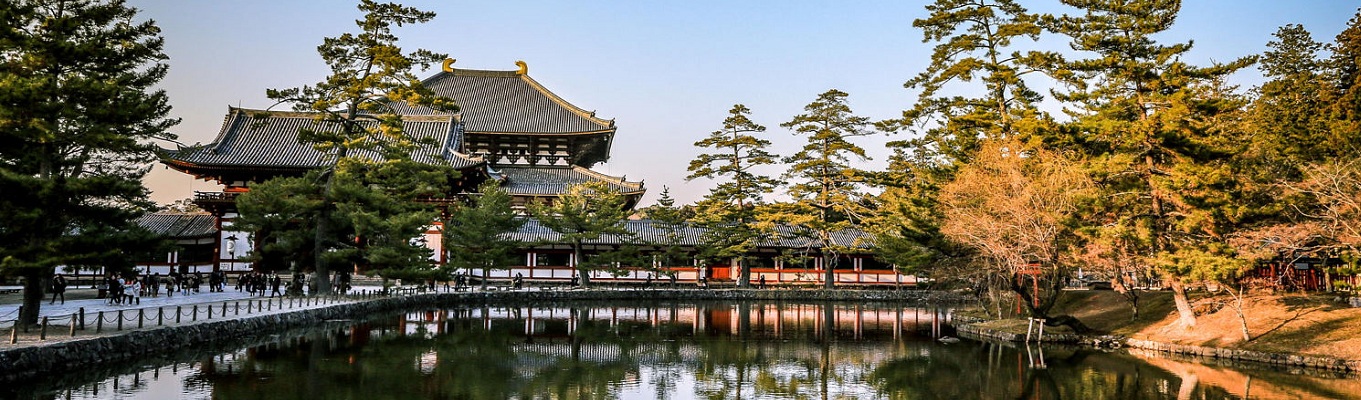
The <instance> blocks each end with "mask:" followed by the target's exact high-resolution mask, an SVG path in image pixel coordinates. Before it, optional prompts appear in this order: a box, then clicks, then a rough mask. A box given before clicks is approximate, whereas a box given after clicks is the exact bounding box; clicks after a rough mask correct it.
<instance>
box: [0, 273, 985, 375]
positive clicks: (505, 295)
mask: <svg viewBox="0 0 1361 400" xmlns="http://www.w3.org/2000/svg"><path fill="white" fill-rule="evenodd" d="M596 300H600V301H633V302H636V301H668V300H669V301H710V300H738V301H741V300H766V301H862V302H863V301H869V302H905V303H928V304H929V303H949V302H961V301H966V300H967V299H964V298H961V297H959V296H956V295H953V294H950V293H944V292H932V291H916V290H901V291H899V290H736V289H728V290H643V289H639V290H566V291H564V290H520V291H493V292H471V293H435V294H420V295H413V296H402V297H390V298H378V299H373V300H368V301H359V302H354V303H345V304H335V305H327V306H321V307H318V308H312V309H305V310H296V311H288V312H283V313H276V314H269V315H260V316H253V317H243V318H237V319H227V320H216V321H205V322H201V323H194V324H186V325H177V326H166V327H158V328H153V329H144V330H132V331H123V332H117V333H111V334H109V335H108V336H101V337H95V338H88V339H79V340H71V341H54V342H52V343H50V344H46V345H39V346H31V347H20V348H14V349H8V350H4V351H0V383H4V382H14V381H20V380H26V379H32V378H37V377H42V376H52V374H63V373H66V372H70V371H75V370H80V369H82V368H89V367H91V366H99V365H112V364H118V363H126V362H130V361H134V360H144V359H146V358H147V357H149V356H154V355H157V354H166V353H173V352H177V351H181V350H184V349H195V348H200V347H204V346H207V345H209V344H213V343H224V342H226V343H235V342H239V341H241V340H242V339H244V338H259V337H264V336H266V335H269V334H273V333H279V332H284V331H288V330H292V329H298V328H302V327H307V326H311V325H315V324H317V323H319V322H322V321H327V320H344V319H360V318H364V317H366V316H371V315H375V314H381V313H386V312H398V311H405V310H419V309H422V308H430V307H450V306H459V305H482V304H488V303H523V302H558V301H596Z"/></svg>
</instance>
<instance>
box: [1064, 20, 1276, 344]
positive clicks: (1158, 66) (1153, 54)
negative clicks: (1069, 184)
mask: <svg viewBox="0 0 1361 400" xmlns="http://www.w3.org/2000/svg"><path fill="white" fill-rule="evenodd" d="M1063 3H1064V4H1067V5H1070V6H1073V7H1077V8H1078V9H1080V10H1082V12H1083V15H1080V16H1068V15H1064V16H1061V17H1055V18H1048V19H1046V21H1047V23H1048V24H1050V25H1051V26H1052V28H1053V29H1054V30H1055V31H1056V32H1059V33H1062V34H1064V35H1066V36H1068V37H1070V38H1071V42H1070V45H1071V46H1072V48H1073V49H1074V50H1077V51H1079V52H1083V53H1085V54H1090V55H1092V58H1087V59H1079V60H1072V61H1066V62H1063V63H1058V64H1054V65H1057V66H1058V68H1056V69H1053V70H1051V71H1050V72H1051V74H1052V75H1053V76H1054V77H1055V78H1057V79H1060V81H1061V82H1063V83H1064V84H1065V85H1066V86H1067V87H1068V90H1055V96H1056V98H1057V99H1059V100H1061V101H1065V102H1068V103H1070V104H1073V105H1075V107H1074V108H1073V109H1071V112H1072V113H1073V114H1074V115H1073V116H1074V118H1075V120H1076V122H1075V123H1074V126H1073V127H1072V128H1073V130H1072V132H1074V133H1073V135H1074V136H1075V137H1074V138H1073V139H1072V140H1073V141H1074V142H1078V143H1082V144H1083V145H1084V146H1085V147H1086V149H1087V151H1088V152H1089V154H1092V155H1094V156H1095V157H1094V158H1093V160H1092V161H1093V162H1092V164H1091V165H1092V173H1093V174H1094V175H1093V176H1094V178H1095V179H1096V181H1097V182H1098V184H1099V185H1101V187H1102V188H1103V189H1104V190H1105V191H1106V193H1107V194H1106V196H1104V197H1102V199H1103V201H1102V202H1100V203H1099V204H1097V205H1096V208H1097V209H1096V210H1093V212H1092V214H1093V215H1094V221H1091V223H1092V224H1093V225H1094V226H1101V227H1111V228H1112V229H1119V230H1122V231H1126V232H1138V233H1139V236H1138V239H1139V240H1138V241H1137V242H1134V243H1131V245H1134V246H1138V248H1137V249H1135V250H1132V251H1127V252H1123V253H1125V254H1146V255H1147V256H1145V258H1144V262H1143V263H1144V264H1145V265H1150V266H1157V267H1158V268H1159V270H1160V271H1161V272H1162V276H1163V277H1164V279H1165V281H1166V282H1167V283H1168V284H1170V286H1171V287H1172V289H1173V293H1174V298H1175V300H1176V304H1177V309H1178V311H1179V312H1180V315H1181V322H1182V323H1183V325H1184V326H1186V327H1188V328H1189V327H1192V326H1194V325H1195V314H1194V312H1193V311H1192V310H1191V307H1190V303H1189V301H1188V299H1187V297H1186V288H1185V283H1186V282H1185V281H1188V280H1194V279H1196V277H1198V276H1206V275H1208V274H1209V273H1210V271H1212V270H1214V269H1216V268H1219V267H1222V266H1228V265H1238V263H1236V262H1235V260H1234V257H1233V254H1232V252H1231V251H1229V250H1228V249H1227V246H1224V245H1223V243H1224V242H1223V240H1224V238H1223V234H1224V226H1225V225H1226V224H1230V223H1232V218H1233V217H1234V216H1233V215H1225V214H1224V213H1223V211H1224V210H1225V209H1226V208H1225V207H1224V206H1225V202H1226V201H1227V200H1228V199H1227V198H1226V196H1227V195H1226V191H1225V190H1223V189H1224V188H1225V187H1224V185H1231V184H1232V182H1231V178H1230V177H1231V176H1232V174H1231V173H1230V172H1229V171H1227V168H1228V167H1227V165H1226V163H1224V162H1222V161H1223V160H1226V159H1227V158H1228V154H1227V152H1226V150H1227V149H1228V148H1227V147H1225V146H1223V144H1224V142H1223V141H1222V140H1221V139H1223V138H1222V137H1216V136H1215V135H1216V133H1218V132H1221V131H1219V130H1216V129H1215V127H1214V126H1213V121H1212V120H1213V119H1214V118H1215V117H1216V116H1218V115H1219V114H1221V113H1224V112H1227V111H1230V110H1233V109H1234V107H1236V106H1237V105H1238V104H1237V102H1236V101H1234V100H1233V99H1226V98H1225V97H1224V96H1222V92H1220V91H1218V90H1217V89H1216V88H1215V86H1216V85H1218V84H1219V81H1220V80H1221V79H1222V78H1223V77H1225V76H1227V75H1229V74H1231V73H1233V72H1235V71H1237V70H1239V69H1242V68H1244V67H1246V66H1248V65H1250V64H1251V63H1252V61H1253V60H1252V59H1251V58H1243V59H1239V60H1234V61H1232V62H1229V63H1227V64H1217V65H1213V66H1210V67H1197V66H1193V65H1189V64H1187V63H1185V62H1183V61H1181V56H1182V55H1183V54H1185V53H1186V52H1187V51H1190V49H1191V43H1189V42H1188V43H1178V44H1171V45H1164V44H1160V43H1158V42H1157V41H1156V40H1155V38H1154V37H1155V36H1156V35H1157V34H1159V33H1161V32H1164V31H1166V30H1167V29H1168V28H1170V27H1171V26H1172V23H1173V22H1174V21H1175V20H1176V16H1177V12H1178V11H1179V10H1180V8H1181V3H1180V1H1178V0H1136V1H1126V2H1110V1H1105V0H1063ZM1106 236H1108V237H1116V236H1119V235H1106Z"/></svg>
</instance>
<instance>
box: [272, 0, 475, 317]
mask: <svg viewBox="0 0 1361 400" xmlns="http://www.w3.org/2000/svg"><path fill="white" fill-rule="evenodd" d="M359 10H360V11H363V12H364V14H365V15H364V18H363V19H360V20H358V21H355V22H356V24H357V25H358V26H359V28H360V29H361V33H359V34H351V33H346V34H343V35H341V36H338V37H333V38H326V39H325V40H324V42H323V43H322V44H321V45H320V46H318V47H317V51H318V53H320V54H321V58H322V59H323V60H324V61H326V64H327V65H329V66H330V67H331V75H330V76H328V77H327V78H326V80H324V81H322V82H319V83H317V84H316V85H315V86H304V87H302V88H294V89H285V90H274V89H271V90H269V91H268V92H267V94H268V95H269V97H270V98H271V99H274V100H277V101H279V102H281V103H292V104H293V109H294V110H295V111H302V112H311V113H315V114H316V115H317V121H318V122H319V123H320V125H321V126H322V128H320V129H302V130H300V131H299V135H298V138H299V140H300V141H302V142H304V143H310V144H312V146H313V147H314V148H315V149H317V151H319V152H321V153H322V154H323V155H324V163H325V166H324V167H322V169H321V173H320V174H319V175H317V180H316V182H317V183H318V184H319V185H320V187H321V190H320V191H319V192H318V193H317V196H319V200H320V206H319V208H318V209H317V210H316V213H315V215H316V216H315V219H313V220H312V221H311V224H310V225H309V228H310V229H311V230H312V232H313V233H314V239H313V241H312V245H313V250H312V254H313V255H315V257H313V258H314V261H315V266H314V270H315V272H316V274H317V279H316V282H317V291H318V292H319V293H322V294H326V293H330V291H331V288H330V271H331V268H332V266H333V265H343V264H344V263H355V262H362V263H364V264H365V265H367V266H368V268H369V269H370V270H371V271H382V270H392V271H393V272H394V273H397V274H401V275H410V274H413V273H417V272H418V271H416V270H413V269H411V268H413V267H414V266H413V265H412V263H421V261H420V260H421V259H422V258H423V254H424V253H425V252H426V251H428V249H425V248H423V246H419V245H417V244H413V243H411V242H410V238H412V237H416V236H418V235H420V234H421V233H422V232H423V231H424V230H423V228H424V226H426V225H428V224H429V222H430V221H433V220H434V218H435V216H436V215H435V214H434V213H433V212H432V211H431V210H429V209H428V208H427V207H420V206H418V205H416V204H415V203H414V200H415V199H416V198H418V197H423V196H441V195H443V194H444V192H445V191H446V190H447V187H448V180H449V179H451V178H452V177H455V176H457V172H456V171H454V170H452V169H451V168H448V167H447V166H440V165H432V164H422V163H418V162H415V161H413V160H412V159H411V152H412V151H413V150H414V149H416V148H417V147H418V146H419V145H420V144H422V143H420V142H418V141H416V140H415V139H413V138H411V137H410V136H409V135H407V134H406V133H405V132H403V127H404V124H403V122H402V116H401V115H400V114H399V113H397V111H396V110H395V109H394V107H396V106H398V105H408V106H425V107H429V108H432V109H434V110H437V111H443V112H453V111H456V110H457V106H455V105H454V104H453V101H452V100H450V99H448V98H445V97H441V96H438V95H435V94H434V92H432V91H431V90H430V89H428V88H426V87H424V86H423V85H422V84H421V83H420V80H419V79H418V78H417V77H416V76H415V75H414V73H413V72H412V70H413V69H414V68H416V67H420V68H422V69H424V68H429V67H430V65H431V64H433V63H435V62H437V61H440V60H443V59H444V58H445V56H444V55H441V54H435V53H432V52H429V51H426V50H416V51H413V52H410V53H405V54H404V53H403V52H402V50H401V48H400V47H398V46H397V36H395V35H394V34H393V33H392V27H393V26H394V25H396V26H401V25H406V24H416V23H423V22H427V21H429V20H431V19H432V18H434V16H435V14H434V13H431V12H425V11H420V10H417V9H415V8H410V7H403V6H400V5H397V4H391V3H382V4H380V3H376V2H373V1H372V0H363V1H361V2H360V4H359ZM422 220H423V221H424V222H421V221H422ZM427 272H428V271H427ZM380 273H381V272H380Z"/></svg>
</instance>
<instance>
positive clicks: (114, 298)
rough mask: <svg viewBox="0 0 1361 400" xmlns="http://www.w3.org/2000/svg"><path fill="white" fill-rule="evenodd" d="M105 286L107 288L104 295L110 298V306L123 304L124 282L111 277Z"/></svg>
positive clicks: (106, 280)
mask: <svg viewBox="0 0 1361 400" xmlns="http://www.w3.org/2000/svg"><path fill="white" fill-rule="evenodd" d="M104 285H105V286H106V287H107V289H106V290H105V292H104V293H105V294H106V295H108V296H109V304H110V305H113V304H123V281H120V280H118V278H115V277H114V276H113V275H109V277H108V278H106V279H105V280H104Z"/></svg>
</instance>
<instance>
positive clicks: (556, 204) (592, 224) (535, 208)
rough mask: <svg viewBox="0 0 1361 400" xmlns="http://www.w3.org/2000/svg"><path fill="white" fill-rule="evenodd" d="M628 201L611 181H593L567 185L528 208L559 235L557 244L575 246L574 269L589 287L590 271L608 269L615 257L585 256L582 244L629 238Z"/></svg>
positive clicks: (584, 284) (584, 285)
mask: <svg viewBox="0 0 1361 400" xmlns="http://www.w3.org/2000/svg"><path fill="white" fill-rule="evenodd" d="M627 204H628V199H627V198H626V197H624V195H623V194H620V193H619V192H618V191H617V190H614V189H612V188H610V186H609V185H608V184H606V183H604V182H600V181H592V182H587V183H582V184H578V185H573V186H571V187H568V188H567V191H566V192H564V193H563V194H562V195H560V196H558V198H557V199H555V200H553V202H552V203H544V202H534V203H530V204H529V206H528V209H529V214H530V215H533V216H534V219H535V220H537V221H538V222H539V224H540V225H543V226H544V227H545V228H548V229H549V230H552V231H553V232H556V233H557V234H558V240H557V242H558V243H564V244H567V245H570V246H572V268H574V269H576V271H577V273H578V274H579V276H580V278H581V285H582V286H583V287H586V286H590V283H591V278H590V275H591V272H593V271H596V270H601V269H608V268H609V267H610V266H611V264H612V263H613V262H614V261H616V260H615V259H613V258H612V257H613V256H612V255H609V254H599V255H597V257H593V258H591V259H589V260H588V259H583V258H582V256H583V255H582V253H581V249H582V245H583V244H585V243H586V242H588V241H591V240H597V239H600V238H601V237H604V236H606V235H614V236H616V237H620V238H624V239H630V238H629V236H630V232H629V231H628V229H627V228H625V227H624V220H625V219H626V218H628V216H629V214H631V212H630V211H629V209H628V207H627V206H626V205H627ZM624 241H627V240H621V242H624Z"/></svg>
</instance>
